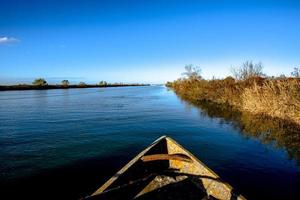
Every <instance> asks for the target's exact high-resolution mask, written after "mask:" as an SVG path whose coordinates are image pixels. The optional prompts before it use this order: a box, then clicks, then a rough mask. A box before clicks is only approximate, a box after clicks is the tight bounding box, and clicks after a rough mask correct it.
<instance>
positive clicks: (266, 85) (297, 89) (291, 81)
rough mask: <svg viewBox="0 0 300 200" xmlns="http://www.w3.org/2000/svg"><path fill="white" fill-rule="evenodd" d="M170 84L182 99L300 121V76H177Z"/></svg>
mask: <svg viewBox="0 0 300 200" xmlns="http://www.w3.org/2000/svg"><path fill="white" fill-rule="evenodd" d="M168 87H171V88H173V89H174V91H175V92H176V93H177V94H178V95H179V96H181V97H182V98H183V99H186V100H190V101H211V102H214V103H218V104H227V105H229V106H232V107H235V108H238V109H240V110H246V111H249V112H251V113H255V114H265V115H268V116H271V117H277V118H282V119H286V120H291V121H293V122H296V123H298V124H300V79H297V78H286V79H280V80H278V79H264V78H260V77H255V78H250V79H247V80H240V81H236V80H234V79H233V78H231V77H227V78H225V79H219V80H204V79H200V80H199V79H193V80H191V79H178V80H177V81H174V82H172V83H168Z"/></svg>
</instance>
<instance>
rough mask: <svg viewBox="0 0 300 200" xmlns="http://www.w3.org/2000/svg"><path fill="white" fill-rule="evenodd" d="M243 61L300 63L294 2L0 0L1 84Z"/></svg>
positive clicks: (162, 75) (154, 79)
mask: <svg viewBox="0 0 300 200" xmlns="http://www.w3.org/2000/svg"><path fill="white" fill-rule="evenodd" d="M245 60H253V61H254V62H258V61H261V62H262V63H263V64H264V71H265V72H266V73H267V74H270V75H279V74H281V73H285V74H290V72H291V71H292V69H293V67H296V66H300V1H289V0H285V1H280V0H278V1H275V0H274V1H267V0H265V1H264V0H261V1H255V0H252V1H246V0H244V1H233V0H227V1H226V0H223V1H221V0H219V1H218V0H205V1H204V0H203V1H201V0H197V1H193V0H181V1H179V0H178V1H177V0H169V1H168V0H162V1H158V0H148V1H143V0H136V1H133V0H132V1H126V0H119V1H117V0H103V1H88V0H85V1H79V0H78V1H62V0H61V1H56V0H52V1H47V0H39V1H26V0H18V1H17V0H6V1H4V0H0V84H13V83H17V82H18V83H30V82H31V81H32V79H34V78H36V77H44V78H46V79H47V80H48V82H50V83H58V82H60V81H61V80H62V79H69V80H70V81H71V83H77V82H79V81H85V82H87V83H93V82H98V81H100V80H106V81H109V82H145V83H163V82H166V81H168V80H174V79H176V78H178V77H180V76H181V73H182V71H183V70H184V65H186V64H195V65H199V66H200V67H201V68H202V71H203V76H204V77H205V78H211V77H212V76H213V75H215V76H216V77H225V76H227V75H229V74H230V67H231V66H238V65H240V64H241V63H242V62H243V61H245Z"/></svg>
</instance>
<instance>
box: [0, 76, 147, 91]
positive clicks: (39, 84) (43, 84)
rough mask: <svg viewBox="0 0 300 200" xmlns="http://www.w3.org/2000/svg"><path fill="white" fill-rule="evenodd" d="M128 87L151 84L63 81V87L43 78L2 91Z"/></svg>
mask: <svg viewBox="0 0 300 200" xmlns="http://www.w3.org/2000/svg"><path fill="white" fill-rule="evenodd" d="M127 86H149V84H138V83H129V84H126V83H107V82H106V81H100V82H99V84H86V83H85V82H79V83H78V84H77V85H70V82H69V81H68V80H62V81H61V85H58V84H56V85H49V84H48V83H47V81H46V80H45V79H43V78H38V79H35V80H34V81H33V82H32V85H28V84H18V85H0V91H4V90H45V89H68V88H96V87H127Z"/></svg>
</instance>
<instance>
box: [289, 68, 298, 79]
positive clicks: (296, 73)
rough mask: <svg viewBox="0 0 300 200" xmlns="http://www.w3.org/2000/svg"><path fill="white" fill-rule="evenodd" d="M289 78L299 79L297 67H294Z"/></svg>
mask: <svg viewBox="0 0 300 200" xmlns="http://www.w3.org/2000/svg"><path fill="white" fill-rule="evenodd" d="M291 76H293V77H296V78H300V69H299V68H298V67H295V68H294V71H292V72H291Z"/></svg>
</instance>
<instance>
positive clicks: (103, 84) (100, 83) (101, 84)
mask: <svg viewBox="0 0 300 200" xmlns="http://www.w3.org/2000/svg"><path fill="white" fill-rule="evenodd" d="M99 85H100V86H106V85H108V83H107V82H106V81H100V82H99Z"/></svg>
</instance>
